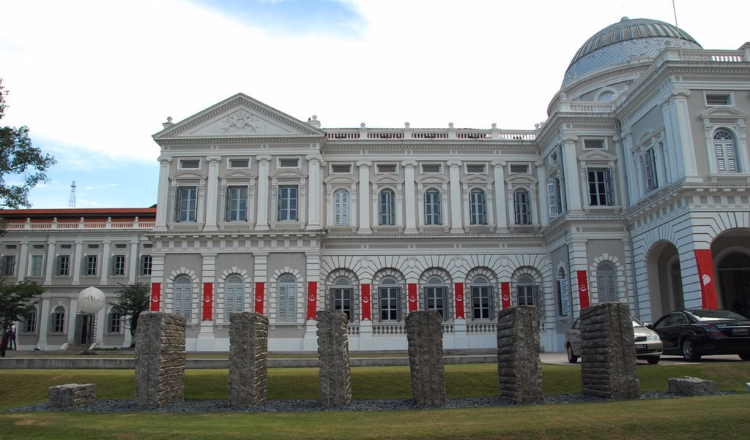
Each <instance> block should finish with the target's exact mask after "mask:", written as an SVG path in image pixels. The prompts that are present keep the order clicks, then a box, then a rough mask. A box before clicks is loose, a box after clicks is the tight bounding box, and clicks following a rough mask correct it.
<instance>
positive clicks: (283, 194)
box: [277, 185, 299, 221]
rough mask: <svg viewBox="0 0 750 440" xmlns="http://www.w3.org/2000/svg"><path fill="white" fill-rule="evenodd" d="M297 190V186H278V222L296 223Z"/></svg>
mask: <svg viewBox="0 0 750 440" xmlns="http://www.w3.org/2000/svg"><path fill="white" fill-rule="evenodd" d="M297 194H298V188H297V186H296V185H295V186H292V185H288V186H280V187H279V212H278V216H277V219H278V221H297V206H298V201H299V200H298V198H297V197H298V196H297Z"/></svg>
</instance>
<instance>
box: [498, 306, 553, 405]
mask: <svg viewBox="0 0 750 440" xmlns="http://www.w3.org/2000/svg"><path fill="white" fill-rule="evenodd" d="M497 378H498V384H499V395H500V397H503V398H506V399H510V400H512V401H513V402H515V403H541V402H542V401H544V395H543V394H542V360H541V358H540V357H539V310H538V309H537V308H536V307H535V306H517V307H509V308H507V309H503V310H501V311H500V313H499V314H498V319H497Z"/></svg>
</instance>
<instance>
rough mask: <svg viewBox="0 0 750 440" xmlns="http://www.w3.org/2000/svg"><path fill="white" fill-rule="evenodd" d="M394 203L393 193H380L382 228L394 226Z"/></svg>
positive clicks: (386, 191)
mask: <svg viewBox="0 0 750 440" xmlns="http://www.w3.org/2000/svg"><path fill="white" fill-rule="evenodd" d="M395 206H396V205H395V202H394V200H393V191H391V190H383V191H380V224H381V225H383V226H393V225H395V224H396V215H395V213H394V210H395V209H394V207H395Z"/></svg>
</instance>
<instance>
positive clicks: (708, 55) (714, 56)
mask: <svg viewBox="0 0 750 440" xmlns="http://www.w3.org/2000/svg"><path fill="white" fill-rule="evenodd" d="M747 56H748V55H747V53H745V52H744V51H741V50H689V49H686V50H681V51H680V58H681V59H682V60H683V61H708V62H714V63H741V62H743V61H750V59H746V57H747Z"/></svg>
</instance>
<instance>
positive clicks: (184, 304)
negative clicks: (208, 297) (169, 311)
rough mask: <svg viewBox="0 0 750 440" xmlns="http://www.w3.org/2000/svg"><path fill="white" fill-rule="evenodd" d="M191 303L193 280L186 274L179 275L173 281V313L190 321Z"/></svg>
mask: <svg viewBox="0 0 750 440" xmlns="http://www.w3.org/2000/svg"><path fill="white" fill-rule="evenodd" d="M192 303H193V280H191V279H190V277H189V276H187V275H180V276H179V277H177V279H176V280H175V281H174V314H175V315H177V316H182V317H183V318H185V320H186V321H187V322H190V312H191V307H192Z"/></svg>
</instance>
